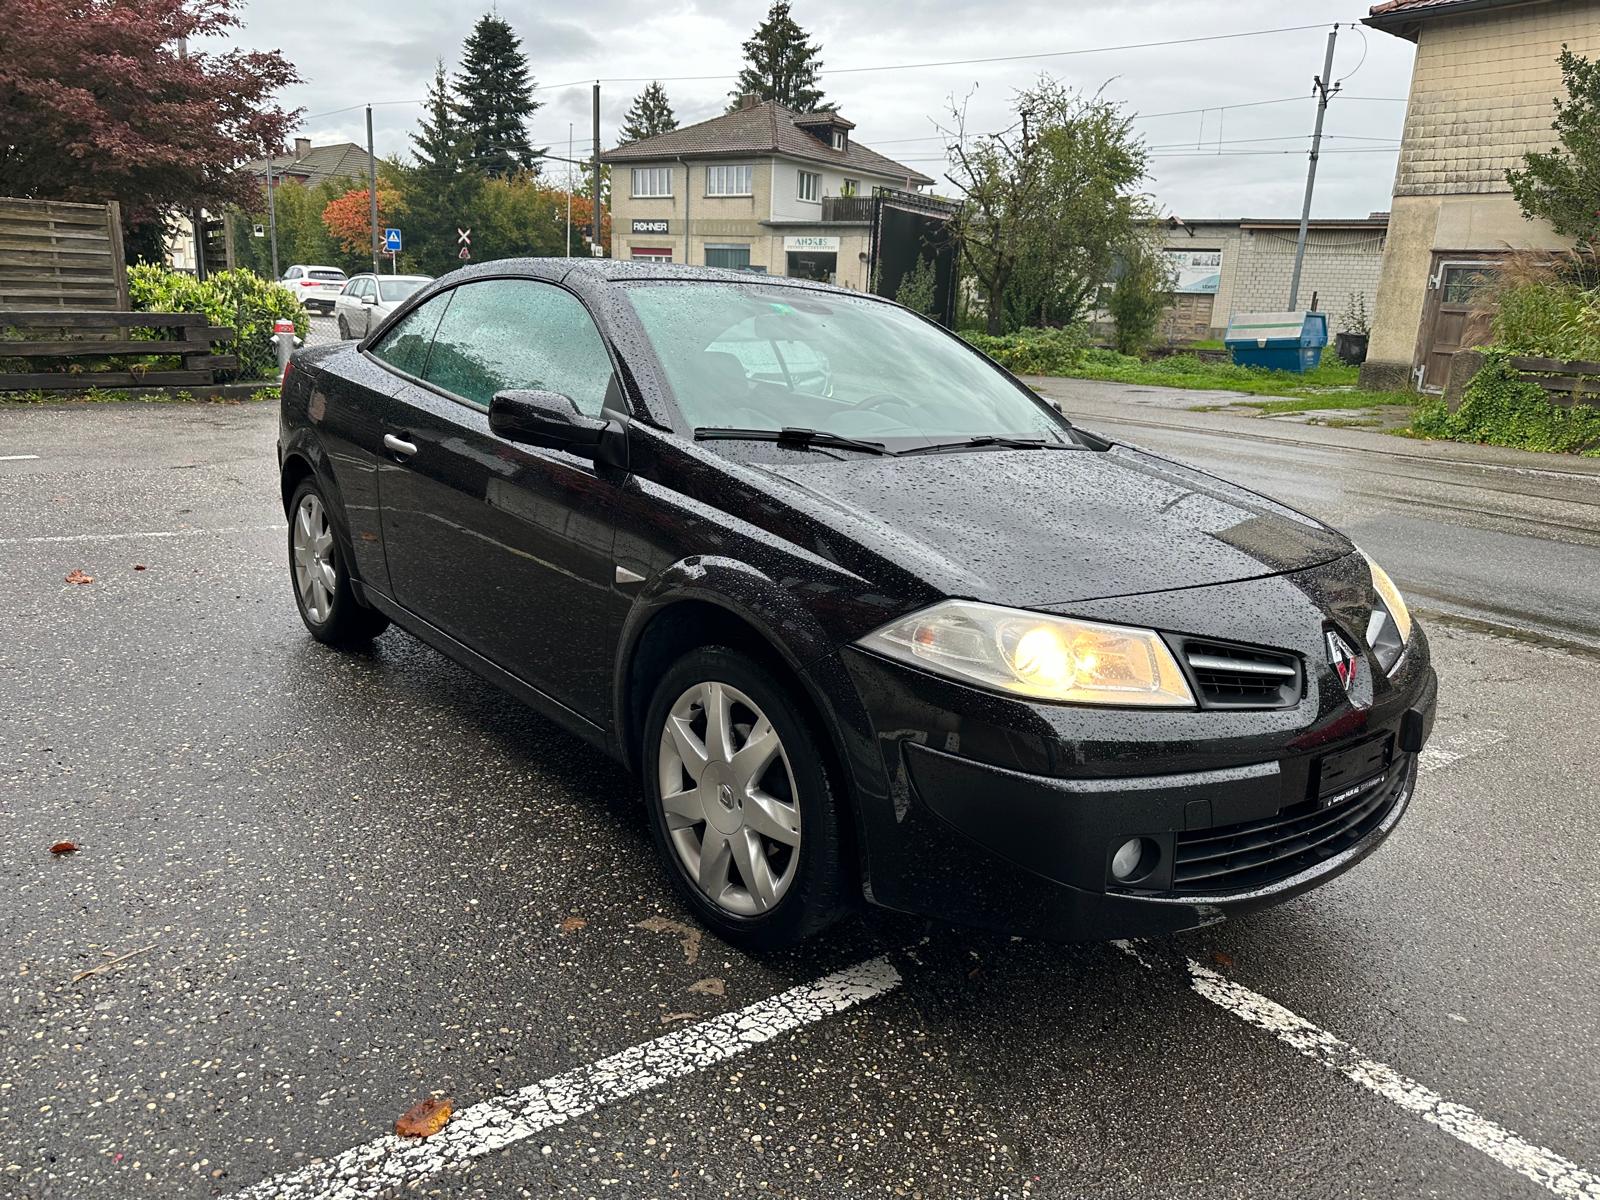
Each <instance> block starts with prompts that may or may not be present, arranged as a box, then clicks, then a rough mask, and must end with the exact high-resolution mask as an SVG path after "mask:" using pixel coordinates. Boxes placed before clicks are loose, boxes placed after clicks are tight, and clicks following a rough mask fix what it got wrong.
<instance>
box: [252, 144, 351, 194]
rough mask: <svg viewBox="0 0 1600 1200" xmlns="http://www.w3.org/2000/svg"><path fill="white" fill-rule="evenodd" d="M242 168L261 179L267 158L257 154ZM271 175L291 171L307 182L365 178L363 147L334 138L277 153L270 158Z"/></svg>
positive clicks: (265, 171)
mask: <svg viewBox="0 0 1600 1200" xmlns="http://www.w3.org/2000/svg"><path fill="white" fill-rule="evenodd" d="M245 170H247V171H249V172H250V173H251V174H253V175H259V176H261V177H262V178H263V179H265V178H266V175H267V160H266V159H264V158H258V159H256V160H254V161H253V162H248V163H246V164H245ZM272 173H273V174H274V175H291V176H295V177H296V178H300V179H304V180H305V181H306V182H307V183H313V184H315V183H321V182H322V181H323V180H324V179H365V178H366V177H367V151H366V148H365V147H363V146H358V145H356V143H354V142H336V143H335V144H333V145H331V146H313V147H311V149H309V150H307V151H306V152H305V153H304V154H280V155H277V156H276V157H274V158H273V160H272Z"/></svg>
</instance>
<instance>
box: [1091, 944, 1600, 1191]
mask: <svg viewBox="0 0 1600 1200" xmlns="http://www.w3.org/2000/svg"><path fill="white" fill-rule="evenodd" d="M1114 944H1115V945H1116V946H1117V947H1118V948H1119V949H1121V950H1123V951H1124V952H1125V953H1127V954H1129V955H1131V956H1132V957H1133V958H1134V959H1136V960H1137V961H1138V962H1139V963H1141V964H1142V965H1144V966H1146V967H1149V968H1151V969H1155V968H1156V965H1157V964H1156V962H1155V961H1152V958H1153V957H1154V956H1155V955H1154V953H1152V958H1147V957H1146V952H1147V951H1150V950H1151V948H1150V947H1147V946H1145V945H1143V944H1141V943H1136V942H1116V943H1114ZM1184 962H1185V969H1186V970H1187V972H1188V976H1189V986H1190V988H1191V989H1193V990H1194V991H1195V992H1196V993H1197V994H1198V995H1201V996H1204V997H1205V998H1206V999H1207V1000H1209V1001H1211V1003H1213V1004H1215V1005H1216V1006H1217V1007H1218V1008H1220V1009H1222V1010H1223V1011H1225V1012H1227V1013H1230V1014H1232V1015H1233V1016H1235V1017H1238V1018H1239V1019H1240V1020H1241V1021H1244V1022H1245V1023H1246V1024H1249V1025H1254V1026H1255V1027H1256V1028H1258V1029H1264V1030H1266V1031H1267V1032H1268V1033H1270V1034H1272V1035H1273V1036H1274V1037H1276V1038H1277V1039H1278V1040H1279V1041H1281V1042H1284V1043H1286V1044H1287V1045H1289V1046H1292V1047H1294V1049H1296V1050H1298V1051H1299V1052H1300V1053H1301V1054H1304V1055H1305V1056H1306V1057H1307V1058H1313V1059H1316V1060H1317V1061H1318V1062H1320V1063H1322V1065H1323V1066H1325V1067H1328V1068H1329V1069H1330V1070H1334V1071H1337V1072H1339V1074H1341V1075H1343V1076H1345V1078H1347V1079H1351V1080H1353V1081H1355V1082H1356V1083H1358V1084H1360V1085H1361V1086H1362V1087H1364V1088H1366V1089H1367V1090H1368V1091H1370V1092H1372V1093H1373V1094H1374V1095H1378V1096H1381V1097H1383V1098H1384V1099H1385V1100H1387V1101H1389V1102H1390V1103H1391V1104H1394V1105H1397V1106H1398V1107H1400V1108H1401V1109H1404V1110H1405V1111H1406V1112H1409V1113H1411V1114H1412V1115H1413V1116H1418V1117H1421V1118H1422V1119H1423V1120H1424V1121H1427V1122H1428V1123H1429V1124H1430V1125H1436V1126H1438V1127H1439V1128H1440V1129H1442V1130H1444V1131H1445V1132H1446V1133H1448V1134H1449V1135H1450V1136H1451V1137H1453V1138H1455V1139H1457V1140H1458V1141H1460V1142H1462V1143H1464V1144H1466V1145H1468V1146H1471V1147H1472V1148H1473V1149H1474V1150H1477V1151H1479V1152H1480V1153H1483V1154H1486V1155H1488V1156H1489V1157H1490V1158H1492V1159H1494V1161H1495V1162H1497V1163H1499V1164H1500V1165H1501V1166H1503V1167H1507V1168H1509V1169H1511V1170H1513V1171H1515V1172H1516V1173H1517V1174H1518V1175H1521V1176H1522V1177H1523V1178H1525V1179H1531V1180H1532V1181H1533V1182H1534V1183H1537V1184H1538V1185H1539V1186H1540V1187H1543V1188H1545V1189H1546V1190H1548V1191H1549V1192H1551V1193H1552V1194H1554V1195H1557V1196H1561V1197H1564V1198H1566V1200H1600V1175H1596V1174H1594V1173H1593V1172H1591V1171H1587V1170H1585V1169H1584V1168H1582V1167H1580V1166H1578V1164H1577V1163H1574V1162H1570V1161H1569V1160H1567V1159H1565V1158H1563V1157H1561V1155H1559V1154H1557V1153H1556V1152H1555V1151H1553V1150H1547V1149H1545V1148H1544V1147H1543V1146H1538V1145H1535V1144H1534V1143H1532V1142H1529V1141H1527V1140H1525V1139H1524V1138H1521V1137H1519V1136H1518V1135H1517V1134H1515V1133H1513V1132H1512V1131H1511V1130H1509V1129H1507V1128H1506V1127H1505V1126H1504V1125H1500V1124H1497V1123H1496V1122H1494V1121H1491V1120H1490V1119H1489V1118H1488V1117H1485V1116H1483V1115H1482V1114H1481V1113H1479V1112H1477V1111H1476V1110H1475V1109H1471V1108H1468V1107H1467V1106H1466V1105H1465V1104H1457V1103H1456V1102H1455V1101H1453V1100H1446V1099H1445V1098H1444V1097H1443V1096H1441V1095H1439V1093H1438V1092H1436V1091H1434V1090H1433V1089H1432V1088H1429V1087H1427V1086H1425V1085H1424V1084H1420V1083H1418V1082H1417V1081H1416V1080H1415V1079H1411V1078H1409V1077H1407V1076H1405V1075H1402V1074H1401V1073H1400V1072H1399V1071H1397V1070H1395V1069H1394V1068H1393V1067H1391V1066H1389V1065H1387V1064H1386V1063H1381V1062H1377V1061H1375V1060H1373V1059H1370V1058H1368V1057H1367V1056H1366V1055H1364V1054H1362V1053H1361V1051H1360V1050H1358V1049H1356V1047H1354V1046H1352V1045H1350V1043H1348V1042H1346V1041H1343V1040H1341V1039H1340V1038H1337V1037H1335V1036H1334V1035H1333V1034H1331V1033H1329V1032H1328V1031H1327V1030H1326V1029H1322V1028H1320V1027H1319V1026H1317V1025H1314V1024H1312V1023H1311V1022H1310V1021H1308V1020H1306V1019H1305V1018H1304V1017H1301V1016H1298V1015H1297V1014H1295V1013H1292V1012H1290V1011H1289V1010H1288V1009H1287V1008H1285V1007H1283V1005H1281V1004H1279V1003H1278V1002H1277V1001H1275V1000H1269V999H1267V998H1266V997H1265V996H1262V995H1259V994H1258V993H1256V992H1253V991H1251V990H1250V989H1249V988H1247V987H1245V986H1243V985H1242V984H1239V983H1235V982H1234V981H1233V980H1231V979H1227V978H1225V977H1224V976H1222V975H1219V974H1217V972H1215V971H1213V970H1211V969H1210V968H1209V967H1203V966H1201V965H1200V964H1199V963H1197V962H1195V961H1194V960H1193V959H1185V960H1184Z"/></svg>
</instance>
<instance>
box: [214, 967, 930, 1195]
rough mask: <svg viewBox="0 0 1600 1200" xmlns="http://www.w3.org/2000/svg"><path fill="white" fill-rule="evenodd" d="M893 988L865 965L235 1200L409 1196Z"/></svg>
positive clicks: (884, 974) (887, 972) (270, 1182)
mask: <svg viewBox="0 0 1600 1200" xmlns="http://www.w3.org/2000/svg"><path fill="white" fill-rule="evenodd" d="M899 983H900V973H899V972H898V971H896V970H895V968H894V966H893V964H891V963H890V962H889V960H888V959H887V958H873V959H868V960H867V961H866V962H862V963H857V964H856V965H855V966H853V967H848V968H846V969H845V970H843V971H835V972H834V973H833V974H831V975H824V976H823V977H822V978H821V979H816V980H813V981H812V982H810V983H806V984H801V985H800V986H799V987H795V988H790V989H789V990H788V991H787V992H782V993H780V994H778V995H776V996H770V997H768V998H767V999H765V1000H758V1001H757V1002H756V1003H754V1004H751V1005H749V1006H748V1007H746V1008H741V1009H738V1010H737V1011H735V1012H730V1013H724V1014H723V1015H722V1016H720V1017H713V1018H712V1019H711V1020H709V1021H702V1022H701V1023H700V1024H698V1025H690V1026H686V1027H685V1028H683V1029H680V1030H677V1031H676V1032H674V1033H669V1034H665V1035H663V1036H662V1037H658V1038H656V1039H655V1040H654V1041H650V1042H644V1043H642V1044H641V1045H638V1046H633V1047H630V1048H629V1049H627V1050H623V1051H621V1052H620V1053H618V1054H613V1055H611V1056H610V1057H609V1058H602V1059H600V1060H599V1061H598V1062H594V1063H590V1064H589V1065H587V1066H583V1067H577V1068H575V1069H574V1070H571V1071H567V1072H566V1073H565V1074H562V1075H555V1076H552V1077H551V1078H549V1079H544V1080H541V1081H540V1082H538V1083H535V1084H532V1085H530V1086H528V1087H525V1088H523V1089H521V1090H520V1091H516V1092H512V1093H510V1094H509V1095H505V1096H499V1097H497V1098H495V1099H493V1100H485V1101H483V1102H482V1103H480V1104H474V1105H472V1106H471V1107H470V1108H467V1109H464V1110H462V1111H461V1112H460V1113H458V1114H457V1115H456V1116H455V1117H454V1118H453V1119H452V1120H451V1122H450V1123H449V1124H448V1125H446V1126H445V1127H444V1129H443V1130H442V1131H440V1132H439V1133H437V1134H435V1135H434V1136H433V1137H431V1138H427V1139H424V1140H419V1139H416V1138H402V1137H397V1136H393V1135H391V1136H387V1137H381V1138H378V1139H377V1140H375V1141H371V1142H367V1143H366V1144H365V1145H361V1146H355V1147H352V1148H351V1149H349V1150H346V1151H345V1152H344V1153H342V1154H340V1155H338V1156H336V1157H334V1158H330V1159H325V1160H323V1161H322V1162H316V1163H312V1164H311V1165H309V1166H306V1167H302V1168H300V1169H299V1170H296V1171H291V1172H289V1173H287V1174H284V1175H278V1176H274V1177H273V1178H271V1179H265V1180H262V1181H261V1182H260V1183H257V1184H253V1185H252V1186H250V1187H247V1188H245V1189H244V1190H243V1191H241V1192H237V1193H235V1195H236V1196H237V1197H238V1198H239V1200H371V1198H373V1197H379V1196H390V1195H394V1194H396V1193H398V1192H402V1191H405V1192H409V1191H410V1190H412V1189H414V1188H417V1187H419V1186H420V1185H421V1184H422V1183H423V1182H425V1181H426V1180H428V1179H430V1178H432V1177H433V1176H435V1175H438V1174H439V1173H440V1172H442V1171H446V1170H449V1169H450V1168H452V1167H460V1166H464V1165H465V1164H467V1163H469V1162H471V1161H472V1160H473V1159H475V1158H479V1157H481V1156H482V1155H485V1154H492V1153H493V1152H495V1151H496V1150H503V1149H505V1148H506V1147H507V1146H510V1145H513V1144H515V1143H517V1142H520V1141H523V1140H525V1139H527V1138H530V1137H532V1136H533V1135H534V1134H536V1133H538V1132H540V1131H541V1130H544V1129H549V1128H551V1127H552V1126H555V1125H560V1124H562V1123H563V1122H566V1121H570V1120H571V1119H572V1118H574V1117H580V1116H583V1115H584V1114H585V1113H590V1112H593V1111H594V1110H595V1109H597V1108H600V1107H602V1106H604V1105H607V1104H614V1103H616V1102H617V1101H618V1100H626V1099H627V1098H628V1097H630V1096H636V1095H638V1094H639V1093H640V1092H646V1091H649V1090H651V1089H652V1088H657V1087H660V1086H661V1085H662V1084H664V1083H666V1082H667V1081H668V1080H671V1079H678V1078H681V1077H682V1076H685V1075H692V1074H694V1073H695V1072H697V1071H703V1070H705V1069H706V1068H708V1067H712V1066H715V1065H716V1064H718V1063H720V1062H723V1061H725V1060H727V1059H730V1058H733V1057H734V1056H735V1055H738V1054H743V1053H744V1052H745V1051H746V1050H752V1049H754V1048H755V1047H757V1046H759V1045H762V1044H763V1043H765V1042H770V1041H772V1040H773V1039H774V1038H777V1037H781V1036H782V1035H784V1034H786V1033H791V1032H793V1031H794V1030H796V1029H800V1028H802V1027H803V1026H806V1025H811V1024H814V1023H815V1022H817V1021H820V1020H822V1019H823V1018H824V1017H831V1016H833V1015H835V1014H836V1013H841V1012H844V1011H845V1010H846V1009H849V1008H853V1007H855V1006H856V1005H858V1004H861V1003H864V1002H865V1001H868V1000H872V999H874V998H875V997H878V996H881V995H883V994H884V993H885V992H888V991H892V990H893V989H894V988H895V987H897V986H899ZM396 1115H398V1109H397V1110H396Z"/></svg>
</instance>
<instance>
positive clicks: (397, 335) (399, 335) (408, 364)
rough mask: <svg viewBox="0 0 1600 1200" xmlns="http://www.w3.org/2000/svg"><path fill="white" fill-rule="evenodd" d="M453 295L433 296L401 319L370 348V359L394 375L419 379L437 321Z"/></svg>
mask: <svg viewBox="0 0 1600 1200" xmlns="http://www.w3.org/2000/svg"><path fill="white" fill-rule="evenodd" d="M454 295H455V293H454V292H445V293H444V294H443V295H439V296H435V297H434V298H433V299H432V300H429V301H428V302H427V303H426V304H424V305H422V306H420V307H418V308H414V309H412V310H411V311H410V312H408V313H407V314H406V315H405V316H403V317H401V318H400V320H399V321H398V322H396V323H395V325H394V327H393V328H392V329H390V330H389V332H388V333H386V334H384V335H383V340H382V341H380V342H379V343H378V344H377V345H376V346H374V347H372V353H373V356H374V357H375V358H379V359H381V360H383V361H384V362H386V363H388V364H389V365H390V366H391V367H393V368H394V369H395V370H397V371H404V372H405V373H406V374H407V375H416V376H418V377H420V376H421V375H422V368H423V367H425V366H427V363H428V347H429V346H431V345H433V335H434V330H436V329H438V327H439V318H440V317H442V316H444V313H445V310H446V309H447V308H449V307H450V300H451V297H453V296H454Z"/></svg>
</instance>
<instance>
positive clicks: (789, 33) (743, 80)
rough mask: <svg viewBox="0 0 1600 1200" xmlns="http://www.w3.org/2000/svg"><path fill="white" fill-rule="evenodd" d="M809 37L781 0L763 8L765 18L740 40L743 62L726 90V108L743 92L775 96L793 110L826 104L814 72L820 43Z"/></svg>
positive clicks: (734, 106)
mask: <svg viewBox="0 0 1600 1200" xmlns="http://www.w3.org/2000/svg"><path fill="white" fill-rule="evenodd" d="M810 37H811V35H810V34H808V33H807V32H806V31H805V30H804V29H801V28H800V26H799V25H797V24H796V23H795V21H794V18H792V17H791V16H790V15H789V5H788V4H787V3H786V2H785V0H776V2H775V3H774V4H773V6H772V7H771V8H770V9H769V10H768V11H767V17H766V20H764V21H762V22H761V24H759V25H757V26H756V29H755V32H754V33H753V34H751V36H750V40H749V41H747V42H746V43H745V44H744V60H745V65H744V67H743V69H742V70H740V72H739V77H738V78H737V79H736V80H735V81H734V85H733V91H732V93H730V94H731V95H732V97H733V103H732V104H730V105H729V106H728V111H729V112H733V111H735V110H737V109H738V107H739V99H740V97H741V96H746V95H755V96H760V97H761V98H762V99H763V100H776V101H777V102H778V103H779V104H783V105H786V106H787V107H789V108H792V109H794V110H795V111H796V112H816V111H818V110H819V109H823V108H828V107H830V106H829V105H827V104H824V103H823V101H822V92H821V90H820V89H819V88H818V87H817V73H818V72H819V71H820V70H821V69H822V60H821V59H819V58H818V57H817V55H818V54H820V53H821V52H822V47H821V46H820V45H815V44H813V43H812V42H811V41H810Z"/></svg>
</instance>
